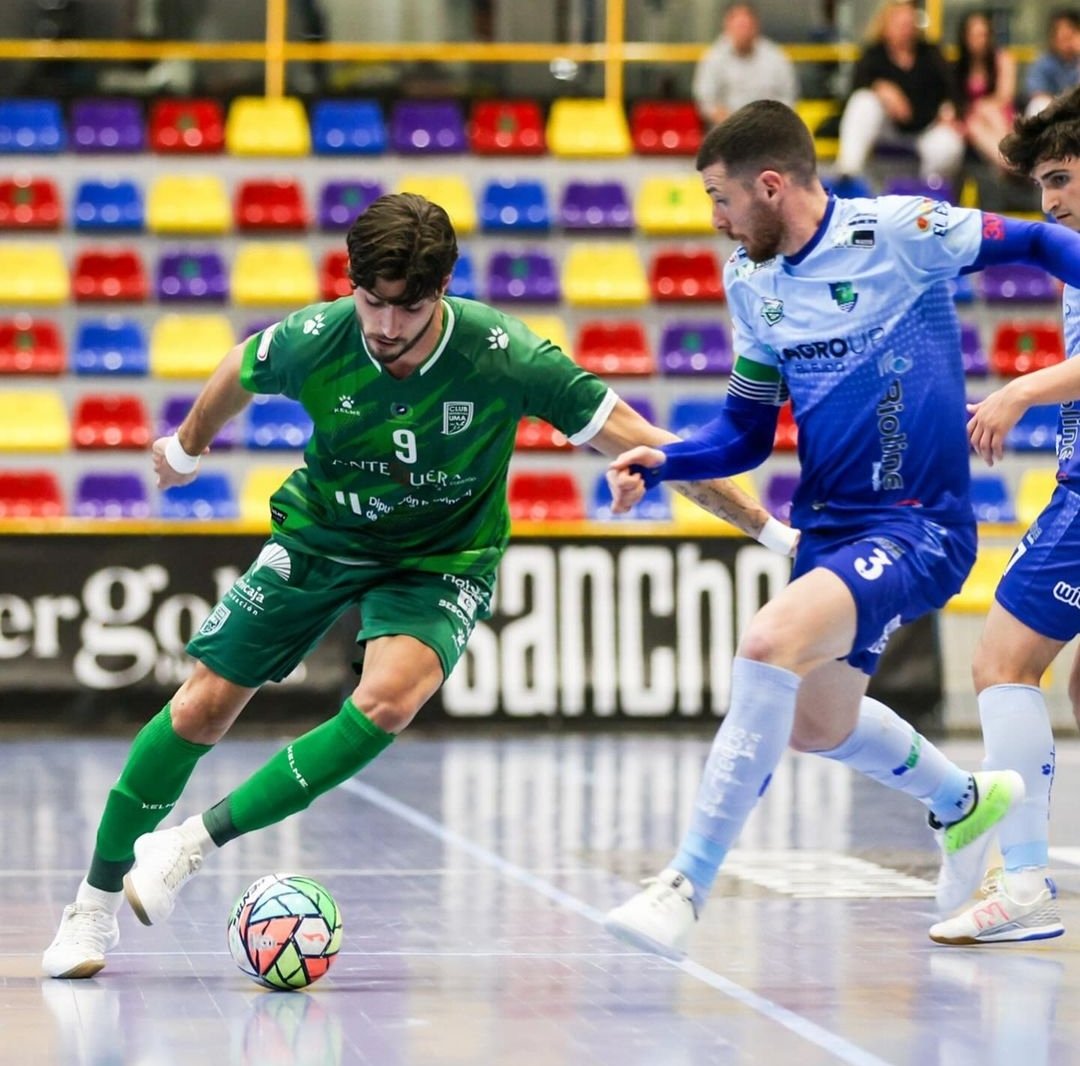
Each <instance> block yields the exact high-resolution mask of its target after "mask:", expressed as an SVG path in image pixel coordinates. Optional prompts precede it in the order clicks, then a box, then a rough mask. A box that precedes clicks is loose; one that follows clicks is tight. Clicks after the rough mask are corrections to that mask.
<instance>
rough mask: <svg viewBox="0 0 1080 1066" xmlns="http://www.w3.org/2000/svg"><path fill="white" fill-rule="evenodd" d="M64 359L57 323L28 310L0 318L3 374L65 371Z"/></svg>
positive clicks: (1, 372)
mask: <svg viewBox="0 0 1080 1066" xmlns="http://www.w3.org/2000/svg"><path fill="white" fill-rule="evenodd" d="M65 362H66V359H65V354H64V338H63V336H62V335H61V333H60V329H59V327H58V326H57V325H56V323H55V322H50V321H47V320H43V319H37V318H32V317H31V316H30V315H28V314H26V313H19V314H17V315H15V316H14V318H5V319H0V374H62V373H63V372H64V366H65Z"/></svg>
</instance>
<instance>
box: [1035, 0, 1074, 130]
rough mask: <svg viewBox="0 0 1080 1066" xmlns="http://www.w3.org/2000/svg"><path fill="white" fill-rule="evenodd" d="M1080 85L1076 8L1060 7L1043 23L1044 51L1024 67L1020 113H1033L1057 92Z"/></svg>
mask: <svg viewBox="0 0 1080 1066" xmlns="http://www.w3.org/2000/svg"><path fill="white" fill-rule="evenodd" d="M1074 85H1080V12H1077V11H1076V9H1075V8H1060V9H1059V10H1057V11H1052V12H1051V13H1050V18H1049V20H1048V21H1047V24H1046V51H1045V52H1043V54H1042V55H1041V56H1039V58H1038V59H1036V60H1035V62H1034V63H1032V64H1031V66H1030V67H1028V70H1027V76H1026V77H1025V78H1024V91H1025V93H1026V94H1027V97H1028V104H1027V108H1026V109H1025V111H1024V114H1025V115H1026V116H1027V117H1028V118H1030V117H1031V116H1032V115H1037V114H1038V113H1039V112H1040V111H1041V110H1042V109H1043V108H1044V107H1046V105H1047V104H1048V103H1050V101H1051V100H1052V99H1053V98H1054V97H1055V96H1057V95H1058V94H1059V93H1063V92H1065V91H1066V90H1068V89H1071V88H1072V87H1073V86H1074Z"/></svg>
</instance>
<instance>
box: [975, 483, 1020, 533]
mask: <svg viewBox="0 0 1080 1066" xmlns="http://www.w3.org/2000/svg"><path fill="white" fill-rule="evenodd" d="M971 506H972V507H973V508H974V510H975V520H976V521H977V522H1015V521H1016V506H1015V504H1014V503H1013V500H1012V496H1011V495H1010V494H1009V487H1008V485H1007V484H1006V483H1005V479H1004V478H1003V477H1002V476H1001V475H1000V474H973V475H972V477H971Z"/></svg>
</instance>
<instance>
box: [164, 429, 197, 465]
mask: <svg viewBox="0 0 1080 1066" xmlns="http://www.w3.org/2000/svg"><path fill="white" fill-rule="evenodd" d="M165 462H167V463H168V464H169V466H171V467H172V468H173V470H175V471H176V472H177V473H178V474H194V473H195V471H196V470H198V469H199V456H197V455H188V453H187V452H185V451H184V446H183V445H182V444H181V443H180V438H179V437H178V436H177V435H176V434H175V433H174V434H173V435H172V436H171V437H166V438H165Z"/></svg>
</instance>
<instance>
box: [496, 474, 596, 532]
mask: <svg viewBox="0 0 1080 1066" xmlns="http://www.w3.org/2000/svg"><path fill="white" fill-rule="evenodd" d="M507 496H508V499H509V501H510V517H511V518H512V519H513V520H514V521H515V522H579V521H581V520H582V519H584V518H585V503H584V501H583V500H582V498H581V491H580V489H578V486H577V482H576V481H575V480H574V477H573V475H572V474H566V473H534V472H532V471H528V470H526V471H521V472H519V473H517V474H514V475H512V476H511V478H510V488H509V491H508V493H507Z"/></svg>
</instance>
